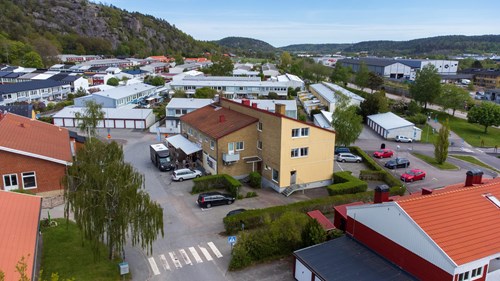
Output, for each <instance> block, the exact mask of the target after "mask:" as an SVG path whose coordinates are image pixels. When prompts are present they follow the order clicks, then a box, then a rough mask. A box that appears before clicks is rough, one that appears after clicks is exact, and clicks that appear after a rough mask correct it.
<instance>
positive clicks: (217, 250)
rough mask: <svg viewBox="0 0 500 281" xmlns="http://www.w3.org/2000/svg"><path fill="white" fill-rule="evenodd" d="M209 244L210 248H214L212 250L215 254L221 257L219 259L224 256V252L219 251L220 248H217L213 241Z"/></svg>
mask: <svg viewBox="0 0 500 281" xmlns="http://www.w3.org/2000/svg"><path fill="white" fill-rule="evenodd" d="M207 244H208V246H209V247H210V249H212V251H213V252H214V254H215V256H216V257H217V258H219V259H220V258H222V254H221V253H220V252H219V249H217V247H215V244H214V243H213V242H208V243H207Z"/></svg>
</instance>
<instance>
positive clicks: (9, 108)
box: [0, 104, 35, 119]
mask: <svg viewBox="0 0 500 281" xmlns="http://www.w3.org/2000/svg"><path fill="white" fill-rule="evenodd" d="M7 112H9V113H12V114H16V115H19V116H23V117H26V118H31V119H35V110H33V105H32V104H18V105H17V104H16V105H0V114H2V113H3V114H7Z"/></svg>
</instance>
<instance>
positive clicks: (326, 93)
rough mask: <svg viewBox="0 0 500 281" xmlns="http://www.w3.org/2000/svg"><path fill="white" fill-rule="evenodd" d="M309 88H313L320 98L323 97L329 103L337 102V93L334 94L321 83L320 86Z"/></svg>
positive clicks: (315, 85)
mask: <svg viewBox="0 0 500 281" xmlns="http://www.w3.org/2000/svg"><path fill="white" fill-rule="evenodd" d="M309 87H311V88H313V89H314V91H316V92H317V93H318V94H319V95H320V96H322V97H323V98H324V99H325V100H327V101H328V102H329V103H334V102H337V98H336V97H335V93H334V92H333V90H332V89H330V88H328V87H327V86H325V85H323V84H321V83H318V84H312V85H309Z"/></svg>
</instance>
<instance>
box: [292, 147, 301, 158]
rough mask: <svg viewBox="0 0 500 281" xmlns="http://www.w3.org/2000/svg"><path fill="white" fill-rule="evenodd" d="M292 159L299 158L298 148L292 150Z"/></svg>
mask: <svg viewBox="0 0 500 281" xmlns="http://www.w3.org/2000/svg"><path fill="white" fill-rule="evenodd" d="M291 154H292V155H291V156H292V158H295V157H299V149H298V148H293V149H292V153H291Z"/></svg>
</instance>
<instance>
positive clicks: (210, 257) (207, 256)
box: [198, 245, 213, 261]
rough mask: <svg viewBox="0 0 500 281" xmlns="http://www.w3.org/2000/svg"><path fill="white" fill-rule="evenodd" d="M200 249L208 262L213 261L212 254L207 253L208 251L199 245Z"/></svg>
mask: <svg viewBox="0 0 500 281" xmlns="http://www.w3.org/2000/svg"><path fill="white" fill-rule="evenodd" d="M198 248H200V250H201V252H202V253H203V255H204V256H205V258H206V259H207V261H211V260H213V259H212V256H211V255H210V253H209V252H208V251H207V249H206V248H205V247H202V246H200V245H198Z"/></svg>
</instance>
